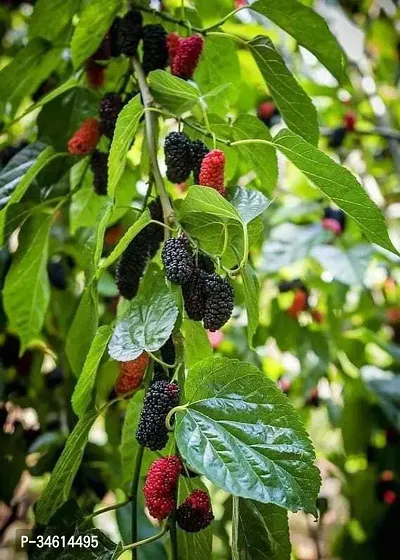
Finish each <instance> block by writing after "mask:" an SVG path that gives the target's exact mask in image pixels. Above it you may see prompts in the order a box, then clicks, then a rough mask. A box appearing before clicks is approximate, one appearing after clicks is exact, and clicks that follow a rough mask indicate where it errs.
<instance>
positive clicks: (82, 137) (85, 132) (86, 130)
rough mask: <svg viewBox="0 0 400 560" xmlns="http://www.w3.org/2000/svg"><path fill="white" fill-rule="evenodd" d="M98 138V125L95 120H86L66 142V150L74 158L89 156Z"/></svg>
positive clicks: (99, 134) (99, 133)
mask: <svg viewBox="0 0 400 560" xmlns="http://www.w3.org/2000/svg"><path fill="white" fill-rule="evenodd" d="M100 136H101V132H100V124H99V122H98V121H97V119H94V118H90V119H86V120H85V121H83V123H82V125H81V127H80V128H79V129H78V130H77V131H76V132H75V133H74V135H73V136H72V138H71V140H70V141H69V142H68V150H69V152H70V153H71V154H72V155H74V156H77V155H78V156H82V155H86V154H90V153H91V152H93V150H94V149H95V148H96V146H97V144H98V143H99V140H100Z"/></svg>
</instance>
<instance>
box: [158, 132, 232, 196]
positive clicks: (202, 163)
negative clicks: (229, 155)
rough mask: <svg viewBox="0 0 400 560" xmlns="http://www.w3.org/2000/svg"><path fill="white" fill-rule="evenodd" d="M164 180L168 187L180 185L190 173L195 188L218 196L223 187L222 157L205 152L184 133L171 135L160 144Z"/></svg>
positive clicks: (202, 146)
mask: <svg viewBox="0 0 400 560" xmlns="http://www.w3.org/2000/svg"><path fill="white" fill-rule="evenodd" d="M164 152H165V164H166V166H167V177H168V179H169V180H170V181H171V182H172V183H176V184H179V183H183V182H184V181H186V180H187V179H188V178H189V176H190V173H191V172H192V171H193V178H194V182H195V184H199V185H202V186H205V187H211V188H213V189H215V190H216V191H218V192H219V193H220V194H221V195H222V196H225V195H226V189H225V187H224V179H225V177H224V174H225V154H224V152H222V151H221V150H211V151H210V150H209V149H208V148H207V146H206V145H205V144H204V142H202V141H201V140H195V141H191V140H190V139H189V138H188V136H187V135H186V134H185V133H184V132H171V133H170V134H168V136H167V137H166V139H165V143H164Z"/></svg>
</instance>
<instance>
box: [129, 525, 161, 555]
mask: <svg viewBox="0 0 400 560" xmlns="http://www.w3.org/2000/svg"><path fill="white" fill-rule="evenodd" d="M168 529H169V528H168V525H165V527H163V529H162V530H161V531H160V532H159V533H157V534H156V535H153V536H152V537H147V539H143V540H141V541H137V542H134V543H132V544H127V545H126V546H124V547H123V548H122V550H121V554H123V553H124V552H126V551H127V550H132V552H133V551H134V550H135V549H136V548H138V547H139V546H143V545H144V544H148V543H151V542H154V541H156V540H158V539H161V537H163V536H164V535H165V533H166V532H167V531H168ZM121 554H120V556H121Z"/></svg>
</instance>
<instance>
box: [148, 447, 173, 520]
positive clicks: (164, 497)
mask: <svg viewBox="0 0 400 560" xmlns="http://www.w3.org/2000/svg"><path fill="white" fill-rule="evenodd" d="M181 470H182V463H181V460H180V459H179V457H177V456H176V455H173V456H171V457H162V458H161V459H157V460H156V461H154V463H152V465H151V467H150V469H149V472H148V474H147V478H146V482H145V485H144V487H143V494H144V497H145V503H146V506H147V508H148V510H149V513H150V515H151V516H152V517H154V518H155V519H158V520H159V521H162V520H163V519H165V518H166V517H168V515H170V514H171V513H172V512H173V510H174V509H175V507H176V501H175V494H176V488H177V484H178V479H179V475H180V474H181Z"/></svg>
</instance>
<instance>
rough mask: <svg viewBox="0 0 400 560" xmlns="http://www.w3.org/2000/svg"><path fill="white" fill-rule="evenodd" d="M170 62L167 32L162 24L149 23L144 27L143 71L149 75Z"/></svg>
mask: <svg viewBox="0 0 400 560" xmlns="http://www.w3.org/2000/svg"><path fill="white" fill-rule="evenodd" d="M167 64H168V48H167V32H166V31H165V29H164V28H163V26H162V25H159V24H158V23H156V24H149V25H145V26H144V27H143V61H142V66H143V71H144V73H145V74H146V75H147V74H148V73H149V72H152V71H153V70H158V69H160V70H162V69H163V68H165V67H166V66H167Z"/></svg>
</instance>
